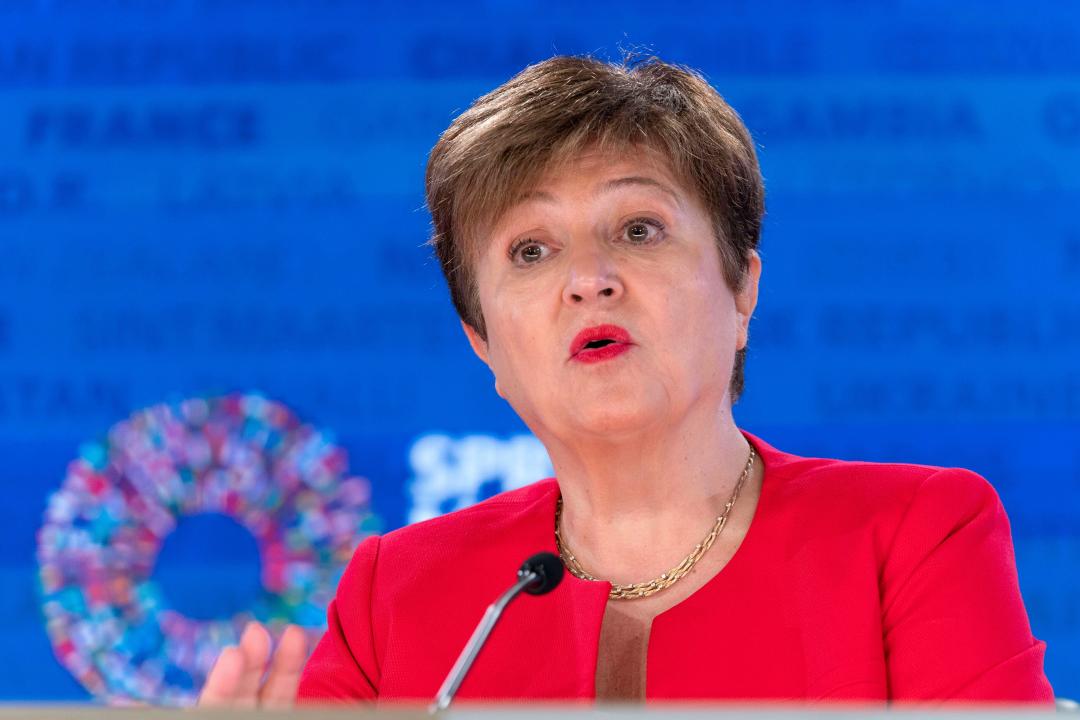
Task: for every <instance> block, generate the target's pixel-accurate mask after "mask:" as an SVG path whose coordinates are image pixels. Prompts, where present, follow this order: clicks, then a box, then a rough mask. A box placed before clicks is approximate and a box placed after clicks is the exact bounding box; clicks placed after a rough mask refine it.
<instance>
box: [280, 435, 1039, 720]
mask: <svg viewBox="0 0 1080 720" xmlns="http://www.w3.org/2000/svg"><path fill="white" fill-rule="evenodd" d="M747 439H748V440H750V441H751V442H752V443H753V444H754V446H755V448H757V451H758V453H759V454H760V457H761V459H762V461H763V462H764V466H765V479H764V481H763V485H762V489H761V498H760V500H759V504H758V507H757V510H756V514H755V515H754V519H753V522H752V524H751V526H750V530H749V532H748V533H747V535H746V538H745V540H744V541H743V543H742V546H741V547H740V548H739V550H738V552H737V553H736V554H735V556H734V557H733V558H732V559H731V560H730V562H729V563H728V564H727V566H726V567H724V568H723V569H722V570H721V571H720V572H719V573H718V574H717V575H716V576H715V577H714V578H713V579H712V580H710V581H709V582H708V583H707V584H706V585H705V586H704V587H702V588H701V589H700V590H698V591H697V592H695V593H694V594H693V595H691V596H690V597H689V598H687V599H686V600H684V601H683V602H681V603H680V604H678V605H676V606H675V607H673V608H671V609H670V610H668V611H666V612H664V613H662V614H661V615H660V616H658V617H657V618H656V620H655V621H654V622H653V626H652V633H651V635H650V638H649V648H648V665H647V675H646V683H647V685H646V696H647V698H648V699H649V700H673V699H700V700H706V699H707V700H736V699H737V700H750V699H753V700H762V699H769V700H779V699H796V700H823V699H850V700H878V701H881V700H898V701H899V700H936V699H963V700H1011V701H1042V702H1046V703H1051V702H1052V700H1053V692H1052V690H1051V688H1050V684H1049V682H1048V681H1047V679H1046V676H1045V675H1044V674H1043V652H1044V650H1045V647H1046V646H1045V643H1043V642H1040V641H1037V640H1036V639H1035V638H1034V637H1032V635H1031V629H1030V627H1029V625H1028V619H1027V615H1026V613H1025V610H1024V605H1023V601H1022V600H1021V597H1020V591H1019V588H1018V586H1017V579H1016V566H1015V561H1014V559H1013V549H1012V540H1011V538H1010V534H1009V524H1008V520H1007V518H1006V517H1005V512H1004V510H1003V509H1002V506H1001V503H1000V501H999V500H998V497H997V494H996V493H995V492H994V490H993V488H991V486H990V485H989V484H988V483H987V482H986V481H985V480H983V479H982V478H981V477H980V476H978V475H976V474H975V473H972V472H970V471H967V470H959V469H940V468H933V467H925V466H916V465H883V464H872V463H861V462H843V461H839V460H822V459H812V458H802V457H796V456H794V455H789V454H787V453H783V452H780V451H778V450H776V449H774V448H772V447H770V446H769V445H767V444H765V443H764V442H762V441H761V440H759V439H757V438H755V437H752V436H750V435H747ZM558 494H559V487H558V485H557V484H556V482H555V480H553V479H548V480H543V481H540V482H538V483H534V484H532V485H530V486H528V487H525V488H522V489H520V490H514V491H512V492H507V493H503V494H501V495H498V496H496V497H493V498H491V499H489V500H487V501H485V502H482V503H480V504H478V505H475V506H473V507H470V508H467V509H465V510H461V511H458V512H455V513H451V514H449V515H445V516H443V517H440V518H436V519H433V520H429V521H426V522H422V523H418V524H416V525H411V526H409V527H405V528H402V529H400V530H396V531H394V532H391V533H388V534H387V535H385V536H383V537H370V538H368V539H366V540H364V542H363V543H361V545H360V547H359V548H358V549H357V551H356V554H355V556H354V557H353V559H352V561H351V562H350V563H349V566H348V568H347V569H346V570H345V574H344V575H343V577H342V579H341V583H340V585H339V586H338V591H337V597H336V599H335V600H334V601H333V602H332V603H331V604H330V607H329V610H328V621H329V630H328V632H327V633H326V635H325V636H324V637H323V638H322V640H321V641H320V642H319V644H318V646H317V647H316V648H315V651H314V653H313V654H312V656H311V659H310V660H309V661H308V663H307V666H306V667H305V668H304V673H303V677H302V679H301V682H300V689H299V700H300V701H301V702H303V701H314V702H326V701H360V700H376V699H377V700H380V701H385V700H391V699H392V700H411V701H419V702H428V701H430V700H431V699H432V698H433V697H434V696H435V693H436V692H437V690H438V688H439V686H440V685H441V684H442V681H443V678H444V677H445V676H446V674H447V672H448V671H449V670H450V667H451V665H453V663H454V660H455V659H456V658H457V655H458V653H459V652H460V651H461V649H462V647H463V646H464V645H465V642H466V640H468V638H469V636H470V635H471V633H472V631H473V628H474V627H475V625H476V623H477V622H478V621H479V620H480V616H481V615H482V614H483V612H484V609H485V608H486V607H487V605H488V604H489V603H491V602H492V601H493V600H494V599H495V598H496V597H497V596H498V595H499V594H500V593H502V592H503V591H504V590H506V588H508V587H509V586H510V585H511V584H512V583H513V582H514V580H515V579H516V578H515V573H516V571H517V569H518V567H519V566H520V565H521V563H522V561H523V560H524V559H525V558H526V557H528V556H529V555H532V554H533V553H536V552H539V551H541V550H547V551H550V552H555V540H554V527H555V525H554V523H555V500H556V498H557V497H558ZM608 587H609V586H608V585H607V583H597V582H588V581H585V580H578V579H577V578H574V577H572V576H571V575H570V574H569V573H567V574H566V575H565V576H564V579H563V581H562V584H561V585H560V586H559V587H558V588H556V589H555V590H554V591H552V592H551V593H550V594H548V595H543V596H539V597H534V596H531V595H522V596H520V597H519V598H518V599H517V600H515V601H514V603H513V604H511V605H510V607H509V608H508V609H507V611H506V613H505V614H504V615H503V617H502V619H501V620H500V622H499V624H498V625H497V626H496V628H495V630H494V632H493V633H492V635H491V637H490V639H489V641H488V644H487V646H486V647H485V648H484V649H483V651H482V652H481V653H480V655H479V657H478V658H477V660H476V664H475V665H473V668H472V671H471V672H470V674H469V675H468V677H467V678H466V679H465V682H464V683H463V684H462V686H461V690H460V692H459V693H458V696H457V697H458V699H462V700H464V699H474V700H480V699H483V700H541V699H542V700H563V701H566V700H588V699H592V698H594V697H595V673H596V659H597V643H598V639H599V636H600V622H601V619H602V617H603V613H604V605H605V603H606V602H607V593H608Z"/></svg>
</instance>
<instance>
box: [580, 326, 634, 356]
mask: <svg viewBox="0 0 1080 720" xmlns="http://www.w3.org/2000/svg"><path fill="white" fill-rule="evenodd" d="M633 345H634V341H633V340H632V339H631V338H630V333H628V332H626V330H624V329H622V328H621V327H619V326H618V325H595V326H593V327H589V328H585V329H584V330H582V331H581V332H579V333H578V334H577V335H575V336H574V340H573V342H571V343H570V359H571V360H576V361H578V362H584V363H594V362H600V361H602V360H610V359H611V358H613V357H616V356H618V355H622V354H623V353H624V352H626V351H627V350H629V349H630V348H631V347H633Z"/></svg>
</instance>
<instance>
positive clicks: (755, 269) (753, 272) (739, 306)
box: [735, 250, 761, 350]
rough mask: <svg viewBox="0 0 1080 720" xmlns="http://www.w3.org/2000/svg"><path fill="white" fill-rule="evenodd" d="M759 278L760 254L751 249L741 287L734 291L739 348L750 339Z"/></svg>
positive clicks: (744, 345)
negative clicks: (751, 319)
mask: <svg viewBox="0 0 1080 720" xmlns="http://www.w3.org/2000/svg"><path fill="white" fill-rule="evenodd" d="M760 280H761V256H760V255H758V254H757V251H756V250H751V251H750V253H749V255H747V258H746V272H744V273H743V283H742V287H741V288H739V292H737V293H735V311H736V313H737V314H738V320H739V329H738V330H739V344H738V348H739V349H740V350H741V349H743V348H744V347H746V343H747V342H748V341H749V339H750V318H751V316H753V314H754V308H755V307H757V298H758V282H759V281H760Z"/></svg>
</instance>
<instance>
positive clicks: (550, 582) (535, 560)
mask: <svg viewBox="0 0 1080 720" xmlns="http://www.w3.org/2000/svg"><path fill="white" fill-rule="evenodd" d="M529 573H536V575H537V579H536V580H534V581H533V582H531V583H529V584H528V585H526V586H525V592H527V593H529V594H530V595H543V594H545V593H549V592H551V591H552V590H554V589H555V588H556V587H557V586H558V584H559V583H560V582H562V579H563V563H562V559H561V558H560V557H559V556H558V555H553V554H551V553H549V552H542V553H536V554H535V555H533V556H532V557H531V558H529V559H528V560H526V561H525V562H524V563H522V565H521V569H520V570H518V577H522V576H524V575H527V574H529Z"/></svg>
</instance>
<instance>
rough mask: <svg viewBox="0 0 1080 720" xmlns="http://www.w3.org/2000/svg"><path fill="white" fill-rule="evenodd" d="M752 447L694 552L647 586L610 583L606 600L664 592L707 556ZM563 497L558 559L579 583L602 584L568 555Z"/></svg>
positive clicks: (746, 471)
mask: <svg viewBox="0 0 1080 720" xmlns="http://www.w3.org/2000/svg"><path fill="white" fill-rule="evenodd" d="M754 456H755V453H754V446H753V445H751V446H750V457H748V458H747V459H746V467H744V468H743V471H742V475H740V476H739V481H738V482H737V483H735V490H734V491H732V493H731V499H730V500H728V501H727V504H726V505H725V506H724V512H722V513H720V516H719V517H717V518H716V523H715V524H714V525H713V526H712V529H711V530H709V534H708V535H706V536H705V539H704V540H702V541H701V542H700V543H698V544H697V546H695V547H694V549H693V551H692V552H691V553H690V554H689V555H687V556H686V557H685V558H683V561H682V562H681V563H679V564H678V565H676V566H675V567H673V568H672V569H671V570H668V571H667V572H666V573H663V574H662V575H660V577H658V578H654V579H652V580H648V581H646V582H639V583H630V584H628V585H619V584H616V583H611V591H610V592H609V593H608V597H609V598H610V599H612V600H636V599H637V598H643V597H648V596H649V595H652V594H654V593H658V592H660V591H661V590H666V589H667V588H669V587H671V586H672V585H674V584H675V583H677V582H678V581H679V580H681V579H682V578H684V577H686V575H687V574H688V573H689V572H690V571H691V570H693V569H694V566H695V565H697V563H698V560H700V559H701V558H702V556H704V555H705V553H706V552H708V550H709V548H711V547H712V545H713V543H714V542H716V538H717V536H719V535H720V531H721V530H723V529H724V525H725V524H726V523H727V519H728V514H729V513H731V508H732V507H734V506H735V501H736V500H737V499H738V498H739V490H740V489H742V486H743V484H744V483H745V482H746V479H747V478H748V477H750V471H751V470H752V469H753V467H754ZM561 528H562V495H561V494H560V495H559V499H558V501H557V502H556V503H555V548H556V549H557V550H558V551H559V555H560V556H561V557H562V561H563V565H565V566H566V569H567V570H568V571H570V574H571V575H573V576H574V577H576V578H580V579H581V580H591V581H593V582H601V580H600V578H597V577H594V576H593V575H590V574H589V573H588V572H586V570H585V569H584V568H583V567H581V563H579V562H578V559H577V558H576V557H574V553H572V552H570V548H569V547H567V546H566V543H564V542H563V539H562V532H561Z"/></svg>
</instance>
